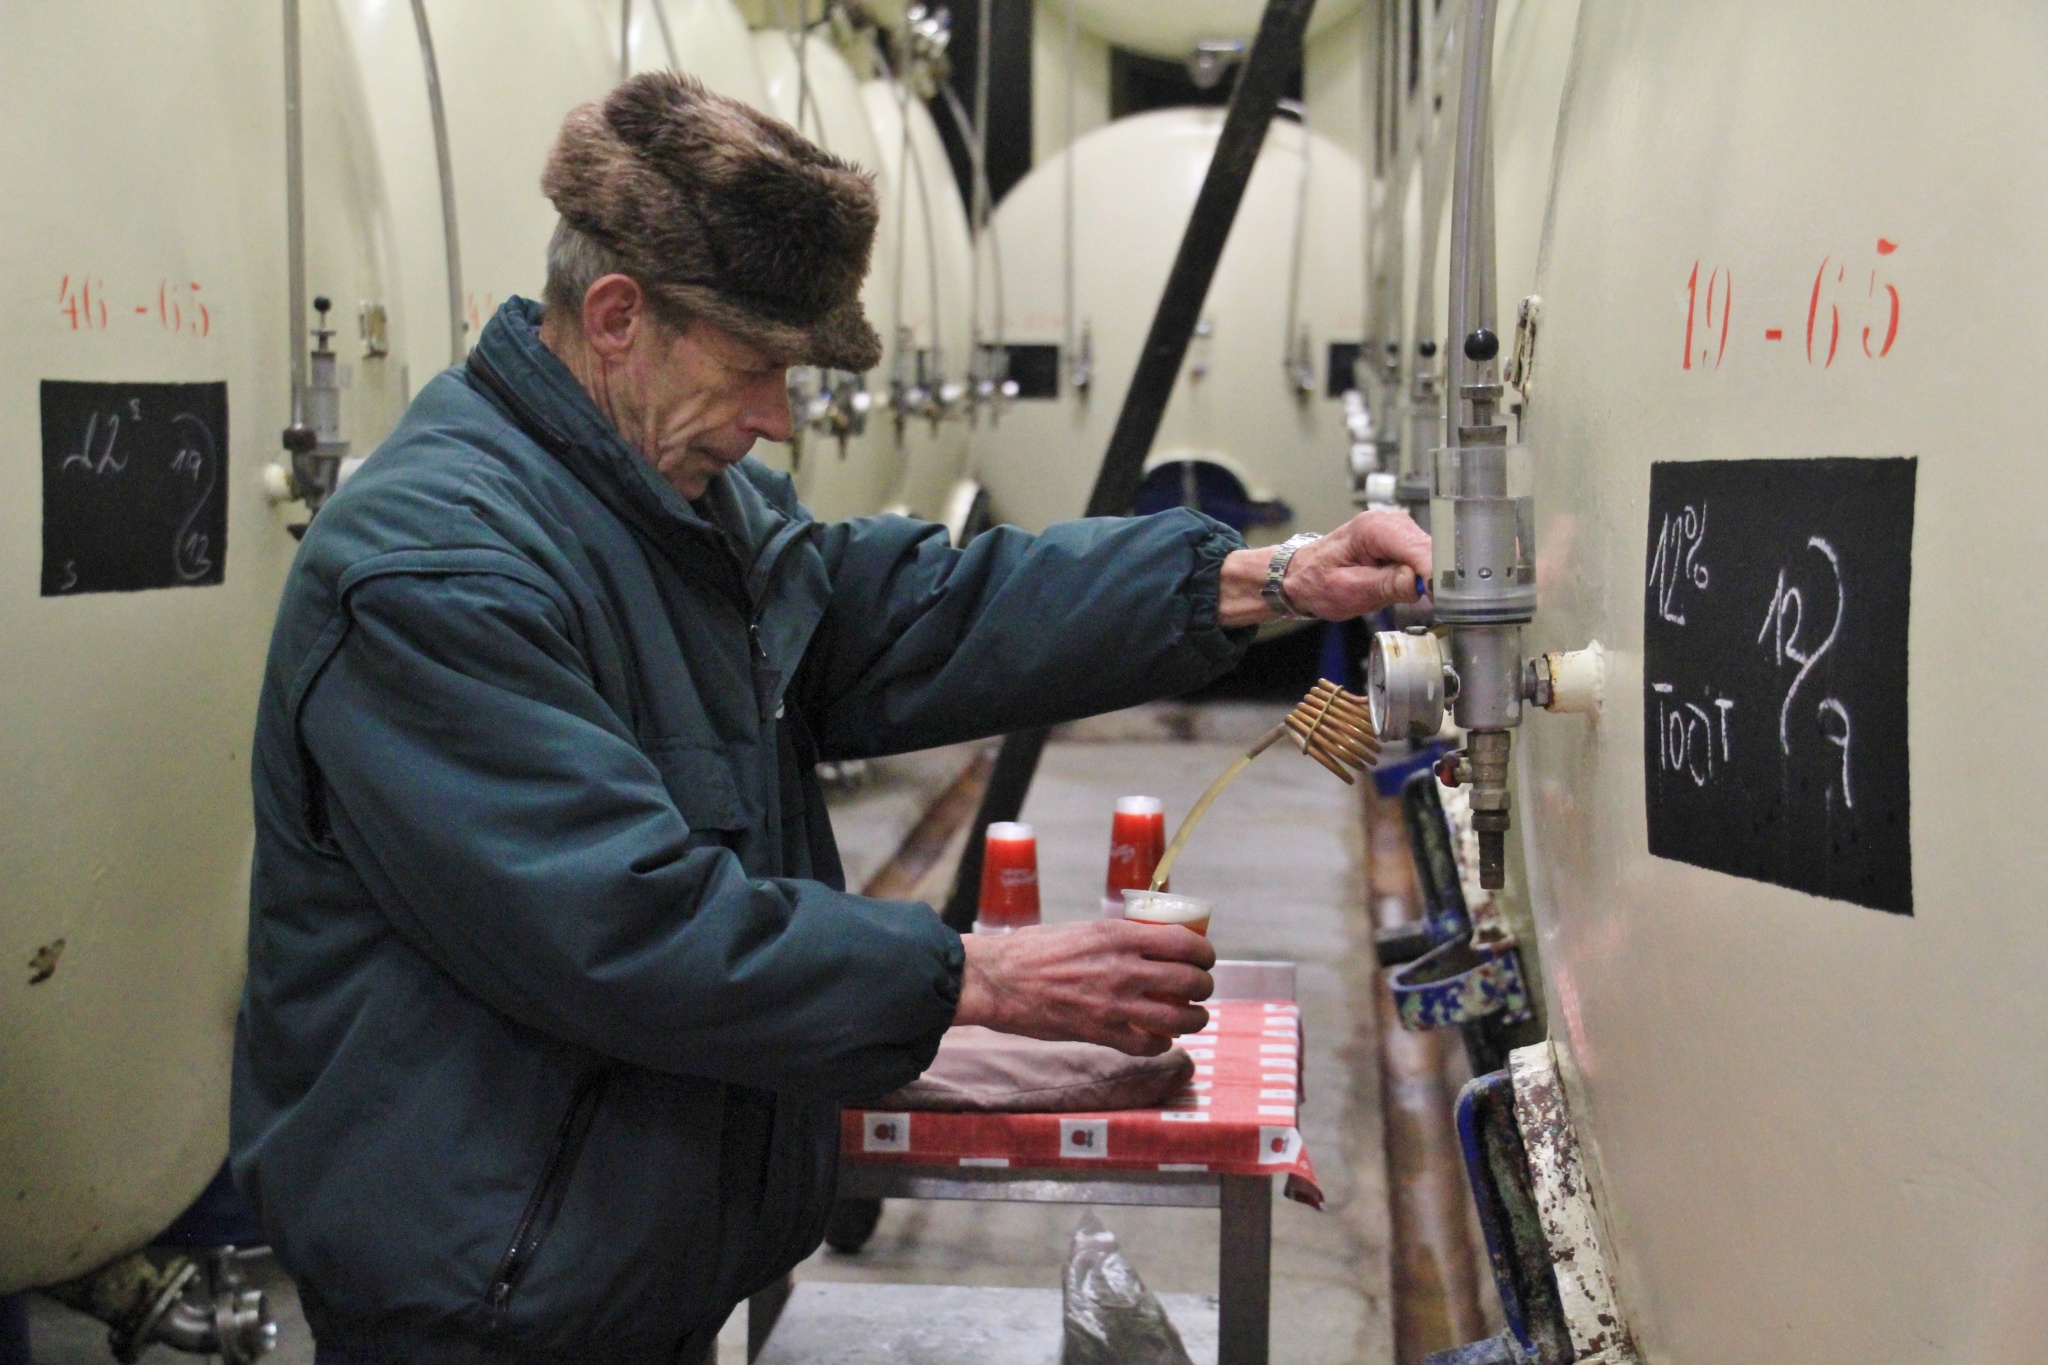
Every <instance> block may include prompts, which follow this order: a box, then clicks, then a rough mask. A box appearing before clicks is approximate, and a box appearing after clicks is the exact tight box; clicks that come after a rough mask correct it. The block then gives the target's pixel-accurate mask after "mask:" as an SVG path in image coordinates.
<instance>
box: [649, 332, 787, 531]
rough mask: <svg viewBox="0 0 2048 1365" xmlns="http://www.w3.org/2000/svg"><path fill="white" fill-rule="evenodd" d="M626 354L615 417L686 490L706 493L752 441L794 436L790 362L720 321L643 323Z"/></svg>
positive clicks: (692, 493) (683, 491) (689, 495)
mask: <svg viewBox="0 0 2048 1365" xmlns="http://www.w3.org/2000/svg"><path fill="white" fill-rule="evenodd" d="M644 321H646V322H652V319H651V318H649V319H645V320H644ZM621 360H622V362H623V363H622V364H621V365H620V366H619V368H618V370H617V371H616V372H615V373H614V375H613V376H612V380H613V382H612V394H613V396H614V405H613V406H614V411H613V412H612V414H611V416H612V420H613V421H614V422H615V423H617V424H618V427H619V431H620V433H621V434H622V435H623V436H625V438H626V441H627V443H628V444H629V445H631V446H632V447H633V448H634V449H636V450H638V451H639V452H640V453H641V454H642V455H644V456H646V457H647V459H648V460H649V461H650V462H651V463H652V464H653V465H654V467H655V468H656V469H658V470H660V471H661V476H662V477H663V478H664V479H666V480H668V482H669V484H670V485H671V486H673V487H674V488H675V490H676V491H677V492H678V493H681V494H682V495H683V496H684V497H686V498H698V497H702V496H703V494H704V490H705V488H706V487H708V486H709V485H710V483H711V480H712V478H713V476H715V475H717V474H719V473H721V472H723V471H724V470H726V469H729V468H731V467H732V466H733V465H736V464H738V463H739V462H740V460H741V459H742V458H744V457H745V456H746V453H747V452H748V451H750V450H752V449H753V448H754V442H755V441H757V440H764V441H786V440H788V439H789V432H790V417H789V367H788V366H787V365H785V364H783V363H782V362H781V361H779V360H777V359H776V358H774V357H773V356H770V355H768V354H766V353H765V352H763V351H761V350H759V349H758V348H756V347H754V346H750V345H748V344H747V343H746V342H744V341H741V340H740V339H739V338H738V337H736V336H734V335H733V334H732V333H730V332H728V331H726V330H724V329H723V328H721V327H717V326H714V325H713V324H711V323H708V322H705V321H704V320H703V319H701V318H699V319H696V320H693V321H692V322H691V323H690V325H689V326H688V327H687V328H685V329H684V330H683V331H682V332H680V333H678V332H674V331H672V330H670V329H669V328H668V327H666V326H663V325H662V324H660V323H659V322H654V323H653V325H652V326H645V325H643V327H642V329H641V333H640V336H639V337H637V338H636V339H635V344H634V345H633V346H630V347H628V348H627V351H626V354H625V355H624V356H623V357H622V358H621Z"/></svg>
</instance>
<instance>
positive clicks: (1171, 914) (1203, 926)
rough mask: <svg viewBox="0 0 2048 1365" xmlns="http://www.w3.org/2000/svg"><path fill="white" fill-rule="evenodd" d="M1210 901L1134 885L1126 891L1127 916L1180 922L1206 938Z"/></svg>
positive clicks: (1135, 920)
mask: <svg viewBox="0 0 2048 1365" xmlns="http://www.w3.org/2000/svg"><path fill="white" fill-rule="evenodd" d="M1210 909H1211V906H1210V904H1209V902H1208V901H1205V900H1201V899H1199V898H1197V897H1194V896H1182V895H1178V894H1176V893H1174V892H1172V891H1150V890H1147V889H1145V888H1144V887H1132V888H1130V889H1129V890H1126V891H1125V892H1124V918H1125V919H1127V920H1130V921H1132V922H1133V923H1136V924H1178V925H1180V926H1181V927H1182V928H1184V929H1192V930H1194V931H1195V932H1196V933H1198V934H1200V935H1201V936H1202V937H1203V938H1207V937H1208V936H1209V912H1210Z"/></svg>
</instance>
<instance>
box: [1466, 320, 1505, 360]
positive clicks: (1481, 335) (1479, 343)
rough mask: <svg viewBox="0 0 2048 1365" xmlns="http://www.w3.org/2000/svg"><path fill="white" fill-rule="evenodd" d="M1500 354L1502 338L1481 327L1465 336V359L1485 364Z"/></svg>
mask: <svg viewBox="0 0 2048 1365" xmlns="http://www.w3.org/2000/svg"><path fill="white" fill-rule="evenodd" d="M1499 354H1500V338H1499V337H1497V336H1495V335H1494V334H1493V333H1491V332H1489V331H1487V330H1486V329H1485V328H1484V327H1481V328H1480V329H1479V330H1478V331H1476V332H1474V333H1473V334H1472V335H1471V336H1468V337H1466V338H1465V359H1467V360H1473V361H1477V362H1479V363H1480V364H1482V365H1483V364H1485V363H1486V362H1487V361H1489V360H1491V359H1493V358H1494V357H1495V356H1497V355H1499Z"/></svg>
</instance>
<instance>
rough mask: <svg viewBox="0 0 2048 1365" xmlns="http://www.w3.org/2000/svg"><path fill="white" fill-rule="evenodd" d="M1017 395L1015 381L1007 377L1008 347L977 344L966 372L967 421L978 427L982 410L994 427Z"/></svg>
mask: <svg viewBox="0 0 2048 1365" xmlns="http://www.w3.org/2000/svg"><path fill="white" fill-rule="evenodd" d="M1017 394H1018V388H1017V381H1016V380H1014V379H1012V378H1010V352H1009V348H1008V347H1005V346H997V345H993V344H991V343H988V342H978V343H977V344H976V345H975V348H974V361H973V363H972V364H971V365H970V366H969V367H968V371H967V420H968V421H969V422H970V423H972V424H973V425H976V426H979V425H980V424H981V412H982V410H983V409H984V408H985V409H987V410H988V416H989V422H990V424H991V425H993V424H994V423H995V422H996V420H997V419H998V418H999V417H1000V416H1001V415H1002V411H1003V409H1004V408H1006V407H1008V406H1009V405H1010V403H1011V401H1012V400H1014V399H1015V398H1016V397H1017Z"/></svg>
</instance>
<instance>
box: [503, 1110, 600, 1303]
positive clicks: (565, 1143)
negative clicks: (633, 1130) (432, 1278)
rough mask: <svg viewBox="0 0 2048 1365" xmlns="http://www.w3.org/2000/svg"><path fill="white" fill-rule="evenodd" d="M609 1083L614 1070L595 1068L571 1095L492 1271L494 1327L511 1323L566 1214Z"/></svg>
mask: <svg viewBox="0 0 2048 1365" xmlns="http://www.w3.org/2000/svg"><path fill="white" fill-rule="evenodd" d="M609 1081H610V1076H609V1075H608V1073H606V1072H603V1071H597V1072H593V1073H591V1074H590V1075H589V1076H586V1077H584V1079H583V1080H582V1081H581V1082H579V1083H578V1084H577V1086H576V1090H575V1093H574V1094H573V1095H571V1096H570V1098H569V1110H568V1112H567V1113H565V1114H564V1115H563V1116H562V1126H561V1128H560V1129H559V1130H557V1132H556V1133H555V1145H554V1147H553V1148H552V1149H551V1150H550V1151H549V1153H548V1159H547V1163H546V1164H545V1165H543V1166H542V1167H541V1174H540V1183H539V1184H538V1185H536V1186H535V1187H534V1191H533V1194H532V1195H531V1196H529V1197H528V1199H527V1201H526V1207H525V1209H524V1210H522V1211H521V1213H520V1215H519V1221H518V1222H517V1223H516V1224H514V1225H513V1228H512V1240H511V1243H510V1244H509V1245H508V1246H507V1247H506V1248H505V1254H504V1255H503V1256H501V1257H499V1258H498V1267H497V1269H496V1270H495V1271H494V1272H492V1275H491V1285H490V1289H489V1290H488V1291H487V1292H486V1294H485V1301H486V1303H487V1305H488V1306H489V1308H490V1313H491V1322H492V1325H493V1326H494V1327H496V1328H500V1329H502V1328H503V1327H504V1326H505V1321H506V1314H507V1312H508V1311H509V1310H510V1308H511V1306H512V1296H513V1295H514V1294H516V1293H518V1292H519V1282H520V1281H521V1280H523V1279H525V1278H526V1272H527V1271H528V1270H529V1269H531V1268H532V1266H533V1262H534V1258H535V1257H536V1256H538V1255H540V1249H541V1246H542V1244H543V1243H545V1242H546V1241H547V1237H548V1233H549V1232H550V1231H552V1230H553V1228H554V1226H555V1219H556V1218H557V1217H559V1216H560V1214H561V1212H562V1201H563V1199H564V1198H566V1197H567V1195H568V1193H569V1180H570V1178H571V1177H572V1176H574V1175H575V1174H576V1159H577V1158H578V1157H579V1156H581V1155H582V1154H583V1143H584V1140H585V1139H587V1138H588V1137H589V1136H590V1127H591V1124H592V1123H593V1122H595V1121H596V1119H597V1107H598V1105H599V1104H600V1103H601V1102H602V1101H603V1099H604V1092H605V1087H606V1085H607V1084H608V1083H609Z"/></svg>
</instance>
